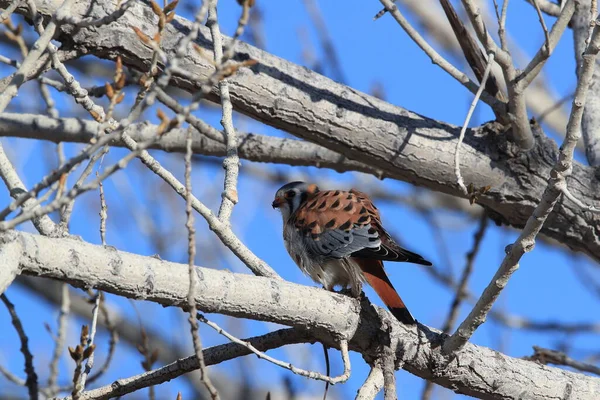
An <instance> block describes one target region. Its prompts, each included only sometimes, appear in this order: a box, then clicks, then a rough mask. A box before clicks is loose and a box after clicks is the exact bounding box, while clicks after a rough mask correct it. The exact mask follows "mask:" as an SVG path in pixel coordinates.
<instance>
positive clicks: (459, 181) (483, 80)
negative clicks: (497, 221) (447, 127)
mask: <svg viewBox="0 0 600 400" xmlns="http://www.w3.org/2000/svg"><path fill="white" fill-rule="evenodd" d="M493 63H494V53H489V54H488V60H487V65H486V66H485V71H484V72H483V77H482V78H481V84H480V85H479V89H478V90H477V93H475V97H474V98H473V101H472V102H471V106H470V107H469V112H467V116H466V118H465V122H464V124H463V127H462V129H461V130H460V135H459V136H458V141H457V142H456V150H455V151H454V175H455V176H456V183H457V184H458V187H459V188H460V189H461V191H462V192H463V194H464V195H465V196H468V194H469V191H468V190H467V187H466V186H465V183H464V180H463V177H462V175H461V173H460V146H461V144H462V142H463V139H464V137H465V132H466V131H467V127H468V126H469V121H471V116H472V115H473V112H474V111H475V106H476V105H477V102H478V101H479V96H481V93H482V92H483V89H484V88H485V83H486V81H487V78H488V76H489V75H490V71H491V69H492V65H493Z"/></svg>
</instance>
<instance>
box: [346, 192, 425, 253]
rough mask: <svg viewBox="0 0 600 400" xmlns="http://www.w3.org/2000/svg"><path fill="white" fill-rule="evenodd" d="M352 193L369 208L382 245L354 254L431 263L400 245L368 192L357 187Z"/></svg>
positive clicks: (372, 223) (371, 221) (368, 210)
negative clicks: (388, 230) (392, 235)
mask: <svg viewBox="0 0 600 400" xmlns="http://www.w3.org/2000/svg"><path fill="white" fill-rule="evenodd" d="M350 193H352V194H353V195H354V196H356V198H357V199H358V201H359V202H360V203H361V204H362V205H363V206H364V207H365V209H366V210H367V213H368V214H369V216H370V223H371V226H372V227H373V228H374V229H375V230H376V231H377V235H378V236H379V239H380V241H381V245H380V246H379V247H377V248H373V247H367V248H364V249H361V250H358V251H356V252H355V253H353V254H352V256H354V257H360V258H374V259H377V260H383V261H398V262H400V261H404V262H410V263H414V264H421V265H431V263H430V262H429V261H427V260H425V259H424V258H423V257H421V256H420V255H419V254H417V253H413V252H412V251H409V250H406V249H404V248H402V247H400V245H399V244H398V243H396V242H395V241H394V239H393V238H392V237H391V236H390V234H389V233H388V232H387V231H386V230H385V229H384V228H383V225H382V223H381V216H380V215H379V210H378V209H377V207H375V205H374V204H373V202H372V201H371V199H370V198H369V197H368V196H367V195H366V194H364V193H362V192H360V191H358V190H356V189H351V190H350Z"/></svg>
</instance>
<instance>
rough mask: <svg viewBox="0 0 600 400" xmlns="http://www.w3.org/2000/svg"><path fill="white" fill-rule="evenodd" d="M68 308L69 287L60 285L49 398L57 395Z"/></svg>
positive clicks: (69, 304)
mask: <svg viewBox="0 0 600 400" xmlns="http://www.w3.org/2000/svg"><path fill="white" fill-rule="evenodd" d="M70 308H71V296H70V295H69V285H68V284H66V283H62V284H61V302H60V312H59V314H58V329H57V333H56V339H54V351H53V353H52V360H51V361H50V374H49V376H48V393H49V395H50V396H55V395H56V394H57V393H58V387H57V385H56V382H57V380H58V362H59V360H60V356H61V355H62V352H63V350H64V348H65V341H66V338H67V326H68V321H69V311H70Z"/></svg>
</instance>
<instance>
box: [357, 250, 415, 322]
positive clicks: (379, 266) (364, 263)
mask: <svg viewBox="0 0 600 400" xmlns="http://www.w3.org/2000/svg"><path fill="white" fill-rule="evenodd" d="M354 261H356V263H357V264H358V265H359V266H360V269H361V270H362V272H363V275H364V276H365V279H366V280H367V282H368V283H369V285H371V287H372V288H373V289H374V290H375V292H376V293H377V295H378V296H379V297H380V298H381V300H382V301H383V302H384V303H385V305H386V306H387V307H388V308H389V310H390V311H391V313H392V314H393V315H394V317H396V318H397V319H398V321H400V322H402V323H404V324H407V325H413V324H415V323H416V322H415V319H414V318H413V316H412V315H411V314H410V312H409V311H408V308H406V305H405V304H404V302H403V301H402V299H401V298H400V295H399V294H398V292H396V289H394V286H393V285H392V282H390V279H389V278H388V276H387V275H386V273H385V270H384V269H383V262H382V261H381V260H374V259H366V258H354Z"/></svg>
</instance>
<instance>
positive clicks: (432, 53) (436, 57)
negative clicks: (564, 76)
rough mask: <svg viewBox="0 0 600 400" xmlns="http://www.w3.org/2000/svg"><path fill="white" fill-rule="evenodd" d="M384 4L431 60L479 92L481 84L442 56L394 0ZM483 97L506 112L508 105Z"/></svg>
mask: <svg viewBox="0 0 600 400" xmlns="http://www.w3.org/2000/svg"><path fill="white" fill-rule="evenodd" d="M379 1H380V2H381V4H383V6H384V7H385V8H386V9H388V10H390V14H391V15H392V17H393V18H394V19H395V20H396V22H398V24H399V25H400V26H401V27H402V29H404V31H405V32H406V33H407V34H408V36H410V38H411V39H412V40H413V41H414V42H415V43H416V44H417V46H419V47H420V48H421V50H423V51H424V52H425V54H427V56H428V57H429V58H430V59H431V62H433V63H434V64H436V65H438V66H439V67H440V68H442V69H443V70H444V71H446V72H447V73H448V74H449V75H450V76H452V77H453V78H454V79H456V80H457V81H459V82H460V83H461V84H462V85H463V86H465V87H466V88H467V89H468V90H470V91H471V92H472V93H477V90H478V89H479V85H477V84H476V83H475V82H473V81H472V80H471V79H469V77H468V76H467V75H466V74H465V73H463V72H462V71H460V70H459V69H458V68H456V67H455V66H454V65H452V64H451V63H450V62H449V61H448V60H446V59H445V58H444V57H442V56H441V55H440V54H439V53H438V52H437V51H436V50H435V49H434V48H433V47H431V45H430V44H429V43H427V41H426V40H425V39H424V38H423V36H421V34H420V33H419V32H418V31H417V30H416V29H415V28H414V27H413V26H412V25H411V24H410V23H409V22H408V20H407V19H406V18H405V17H404V16H403V15H402V13H401V12H400V10H398V7H396V5H394V3H393V1H392V0H379ZM481 99H482V100H483V101H484V102H485V103H486V104H488V105H489V106H490V107H492V108H493V109H494V112H496V113H498V114H503V113H506V105H505V104H503V103H502V102H500V101H499V100H497V99H496V98H494V97H493V96H491V95H490V94H488V93H486V92H484V93H483V94H482V95H481Z"/></svg>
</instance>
